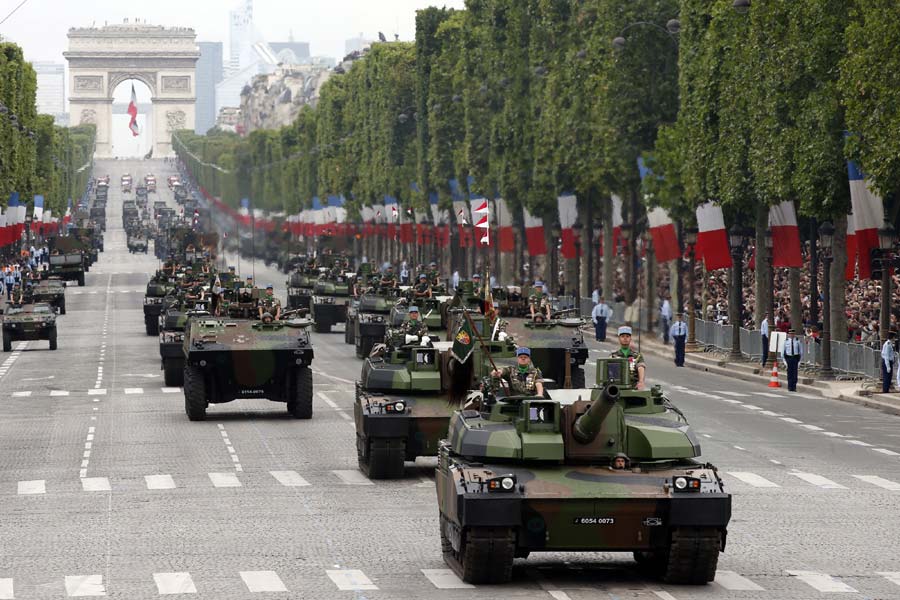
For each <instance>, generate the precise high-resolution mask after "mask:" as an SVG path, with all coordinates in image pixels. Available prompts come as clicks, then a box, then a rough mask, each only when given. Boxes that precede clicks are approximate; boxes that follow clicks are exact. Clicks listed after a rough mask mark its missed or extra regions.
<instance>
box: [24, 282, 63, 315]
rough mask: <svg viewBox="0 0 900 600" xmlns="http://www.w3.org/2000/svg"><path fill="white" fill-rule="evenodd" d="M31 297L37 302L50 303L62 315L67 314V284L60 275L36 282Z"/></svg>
mask: <svg viewBox="0 0 900 600" xmlns="http://www.w3.org/2000/svg"><path fill="white" fill-rule="evenodd" d="M31 298H32V300H33V301H34V302H35V303H37V304H49V305H50V306H51V307H52V308H54V309H55V310H56V312H57V313H58V314H60V315H64V314H66V284H65V282H64V281H63V280H62V279H59V278H58V277H49V278H47V279H44V280H41V281H38V282H35V283H34V285H33V286H32V289H31Z"/></svg>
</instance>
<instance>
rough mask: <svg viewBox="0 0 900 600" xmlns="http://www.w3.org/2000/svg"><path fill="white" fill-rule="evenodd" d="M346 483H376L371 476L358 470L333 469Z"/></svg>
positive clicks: (342, 481)
mask: <svg viewBox="0 0 900 600" xmlns="http://www.w3.org/2000/svg"><path fill="white" fill-rule="evenodd" d="M332 473H334V474H335V475H336V476H337V477H338V479H340V480H341V483H343V484H345V485H375V484H374V483H372V482H371V481H369V478H368V477H366V476H365V475H363V474H362V473H360V472H359V471H356V470H349V471H332Z"/></svg>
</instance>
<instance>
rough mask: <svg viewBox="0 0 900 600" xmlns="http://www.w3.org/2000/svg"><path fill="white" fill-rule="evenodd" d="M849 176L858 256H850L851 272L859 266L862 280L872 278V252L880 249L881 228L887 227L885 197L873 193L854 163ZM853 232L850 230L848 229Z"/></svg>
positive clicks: (856, 253)
mask: <svg viewBox="0 0 900 600" xmlns="http://www.w3.org/2000/svg"><path fill="white" fill-rule="evenodd" d="M847 173H848V175H849V176H850V204H851V205H852V206H853V214H852V215H851V216H850V219H851V220H852V221H853V228H854V233H853V238H854V240H855V250H856V252H855V255H854V254H850V253H849V245H848V252H847V271H848V272H850V273H851V277H852V270H851V264H852V263H855V262H857V258H858V265H859V278H860V279H870V278H871V277H872V261H871V254H870V253H871V251H872V250H874V249H875V248H878V228H879V227H881V226H882V225H883V224H884V202H883V201H882V199H881V196H879V195H878V194H876V193H875V192H873V191H872V188H870V187H869V184H868V183H867V182H866V176H865V174H864V173H863V172H862V170H861V169H860V168H859V165H857V164H856V163H855V162H853V161H852V160H848V161H847ZM848 229H849V227H848Z"/></svg>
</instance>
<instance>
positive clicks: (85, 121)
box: [78, 108, 97, 125]
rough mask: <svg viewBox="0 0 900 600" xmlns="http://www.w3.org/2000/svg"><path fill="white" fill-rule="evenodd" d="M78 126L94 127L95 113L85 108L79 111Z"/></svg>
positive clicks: (91, 109) (95, 121) (95, 122)
mask: <svg viewBox="0 0 900 600" xmlns="http://www.w3.org/2000/svg"><path fill="white" fill-rule="evenodd" d="M78 124H79V125H96V124H97V111H96V110H94V109H93V108H85V109H84V110H82V111H81V120H80V121H79V122H78Z"/></svg>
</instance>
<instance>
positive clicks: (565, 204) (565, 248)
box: [556, 193, 581, 259]
mask: <svg viewBox="0 0 900 600" xmlns="http://www.w3.org/2000/svg"><path fill="white" fill-rule="evenodd" d="M556 202H557V205H558V207H559V224H560V230H561V234H562V248H561V251H562V255H563V258H567V259H572V258H575V257H576V256H577V255H578V254H579V253H580V251H581V249H580V248H579V247H578V244H576V243H575V235H576V234H575V229H574V227H573V226H574V225H575V221H576V220H577V219H578V199H577V198H576V197H575V194H571V193H569V194H563V195H562V196H560V197H558V198H557V199H556Z"/></svg>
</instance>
